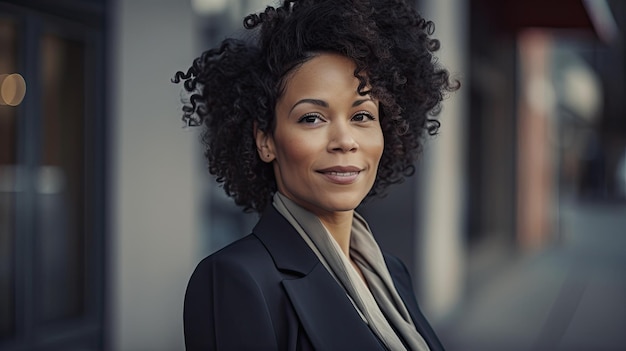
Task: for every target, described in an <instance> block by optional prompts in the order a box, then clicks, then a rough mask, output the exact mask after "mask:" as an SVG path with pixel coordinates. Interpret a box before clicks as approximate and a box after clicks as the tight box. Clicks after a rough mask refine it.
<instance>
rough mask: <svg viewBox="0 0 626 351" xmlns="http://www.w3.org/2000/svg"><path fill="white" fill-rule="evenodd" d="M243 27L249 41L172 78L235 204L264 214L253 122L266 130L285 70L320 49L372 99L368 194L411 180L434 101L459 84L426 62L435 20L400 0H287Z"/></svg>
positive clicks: (430, 130)
mask: <svg viewBox="0 0 626 351" xmlns="http://www.w3.org/2000/svg"><path fill="white" fill-rule="evenodd" d="M243 24H244V27H245V28H247V29H251V30H253V31H254V33H253V34H254V35H253V40H252V41H250V40H242V39H232V38H231V39H226V40H224V41H223V42H222V43H221V45H219V47H216V48H213V49H210V50H208V51H206V52H204V53H203V54H202V55H201V56H200V57H198V58H196V59H195V60H194V61H193V65H192V66H191V68H189V70H188V71H187V72H186V73H184V72H180V71H179V72H177V73H176V75H175V77H174V78H173V79H172V81H173V82H174V83H180V82H181V81H183V82H184V88H185V90H186V92H187V93H188V94H189V100H188V101H187V102H186V103H185V104H184V106H183V117H182V118H183V121H184V122H185V123H186V124H187V125H188V126H199V125H202V124H204V126H205V129H204V133H203V137H202V140H203V143H204V144H205V146H206V151H205V156H206V158H207V161H208V165H209V172H210V173H211V174H213V175H215V176H216V177H217V181H218V183H222V184H223V188H224V190H225V191H226V193H227V194H228V195H229V196H231V197H232V198H234V200H235V203H236V204H237V205H240V206H243V207H244V210H245V211H257V212H261V211H263V210H264V208H265V207H266V206H267V205H268V203H269V202H270V201H271V197H272V195H273V194H274V192H276V190H277V187H276V180H275V178H274V171H273V168H272V165H271V164H269V163H266V162H263V161H262V160H261V159H260V157H259V155H258V153H257V145H256V143H255V138H254V128H255V123H256V128H259V129H260V130H262V131H264V132H266V133H269V134H271V133H272V131H273V128H274V126H275V121H274V117H275V116H274V113H275V111H274V109H275V106H276V102H277V101H278V99H279V98H280V97H281V95H282V94H283V90H284V87H285V79H286V77H287V76H288V73H289V72H291V71H292V70H293V69H294V68H295V67H298V66H299V65H301V64H302V63H304V62H306V61H307V60H308V59H310V58H311V57H312V55H314V54H315V53H317V52H334V53H338V54H341V55H344V56H347V57H349V58H350V59H352V60H353V61H354V62H355V64H356V70H355V72H354V74H355V77H357V78H358V79H359V81H360V86H359V92H360V93H361V94H367V93H369V94H371V96H373V97H374V98H376V99H378V100H379V103H380V123H381V127H382V131H383V136H384V140H385V146H384V151H383V155H382V158H381V160H380V163H379V168H378V174H377V177H376V181H375V183H374V185H373V187H372V189H371V190H370V192H369V194H368V196H367V198H369V197H371V196H374V195H379V194H383V193H384V190H385V189H386V188H387V187H388V186H389V185H391V184H394V183H399V182H402V181H403V180H404V178H405V177H407V176H410V175H411V174H413V172H414V162H415V160H416V158H417V156H418V155H419V153H420V152H421V149H422V145H423V142H424V138H425V136H426V135H427V134H430V135H434V134H436V133H437V131H438V129H439V126H440V123H439V121H437V120H436V119H434V116H436V115H437V113H438V112H439V110H440V106H441V105H440V103H441V101H442V100H443V98H444V97H445V95H446V93H447V92H451V91H454V90H456V89H457V88H458V87H459V85H460V84H459V82H458V81H450V78H449V73H448V71H447V70H445V69H444V68H442V67H440V66H439V65H438V64H437V60H436V58H435V57H434V56H433V52H435V51H437V50H438V49H439V41H438V40H436V39H433V38H431V35H432V34H433V32H434V24H433V23H432V22H430V21H427V20H425V19H424V18H422V17H421V16H420V15H419V14H418V13H417V12H416V11H415V9H414V8H413V7H412V6H411V5H408V4H407V3H406V2H405V1H404V0H341V1H337V0H297V1H296V0H284V1H283V2H282V4H281V5H280V6H279V7H277V8H274V7H272V6H268V7H267V8H266V10H265V11H264V12H262V13H260V14H252V15H249V16H247V17H246V18H245V19H244V21H243ZM365 87H371V88H368V89H370V90H368V91H365Z"/></svg>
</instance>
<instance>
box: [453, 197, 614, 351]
mask: <svg viewBox="0 0 626 351" xmlns="http://www.w3.org/2000/svg"><path fill="white" fill-rule="evenodd" d="M509 261H510V262H511V264H507V265H504V266H501V267H497V268H495V267H492V269H496V270H497V273H496V274H493V275H491V278H489V279H488V280H487V281H486V282H484V283H483V284H477V285H478V286H477V287H476V288H475V289H474V290H473V291H471V292H470V294H469V296H468V299H467V302H466V304H465V305H464V306H465V307H464V308H463V309H462V310H461V311H459V312H458V314H457V316H456V318H454V322H453V323H452V324H451V325H449V326H447V327H446V328H444V330H443V335H442V337H443V338H444V342H445V343H446V346H447V348H448V349H449V350H453V351H454V350H541V351H543V350H568V351H569V350H572V351H574V350H576V351H578V350H580V351H582V350H594V351H595V350H626V204H624V203H609V204H607V203H564V204H562V205H561V228H560V240H558V242H555V243H553V245H549V246H548V248H547V249H545V250H543V251H542V252H539V253H534V254H526V255H522V256H520V257H518V258H515V259H511V260H509ZM470 284H471V283H470Z"/></svg>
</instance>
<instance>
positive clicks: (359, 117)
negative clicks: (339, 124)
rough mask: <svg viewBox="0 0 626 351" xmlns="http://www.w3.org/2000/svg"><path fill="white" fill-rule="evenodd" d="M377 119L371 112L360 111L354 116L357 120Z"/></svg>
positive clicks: (354, 119)
mask: <svg viewBox="0 0 626 351" xmlns="http://www.w3.org/2000/svg"><path fill="white" fill-rule="evenodd" d="M375 119H376V118H374V115H372V114H371V113H369V112H359V113H357V114H355V115H354V116H352V120H353V121H355V122H363V121H373V120H375Z"/></svg>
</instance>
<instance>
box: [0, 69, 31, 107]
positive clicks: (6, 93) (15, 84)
mask: <svg viewBox="0 0 626 351" xmlns="http://www.w3.org/2000/svg"><path fill="white" fill-rule="evenodd" d="M24 95H26V81H25V80H24V77H22V76H21V75H20V74H19V73H13V74H0V105H9V106H17V105H19V104H20V103H21V102H22V100H23V99H24Z"/></svg>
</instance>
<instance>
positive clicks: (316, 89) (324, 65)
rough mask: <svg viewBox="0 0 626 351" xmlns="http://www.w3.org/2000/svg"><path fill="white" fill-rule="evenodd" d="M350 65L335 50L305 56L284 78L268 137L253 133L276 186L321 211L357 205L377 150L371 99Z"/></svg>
mask: <svg viewBox="0 0 626 351" xmlns="http://www.w3.org/2000/svg"><path fill="white" fill-rule="evenodd" d="M354 70H355V65H354V63H353V62H352V61H351V60H350V59H348V58H346V57H344V56H340V55H337V54H329V53H323V54H319V55H317V56H315V57H313V58H312V59H310V60H309V61H307V62H305V63H304V64H303V65H301V66H300V67H299V68H296V69H295V70H294V71H293V72H291V73H290V75H289V76H288V77H287V82H286V87H285V93H284V95H283V96H282V97H281V98H280V100H279V101H278V102H277V104H276V128H275V131H274V133H273V135H268V134H265V133H263V132H257V146H258V147H259V154H260V156H261V159H263V160H265V161H266V162H273V166H274V174H275V176H276V183H277V185H278V190H279V191H280V192H281V193H282V194H283V195H285V196H287V197H288V198H289V199H291V200H292V201H294V202H296V203H298V204H299V205H300V206H302V207H304V208H306V209H308V210H309V211H311V212H313V213H315V214H317V215H318V216H320V217H323V216H325V215H328V214H331V213H334V212H337V211H350V210H353V209H355V208H356V207H357V206H358V205H359V204H360V203H361V201H362V200H363V199H364V198H365V196H366V195H367V193H368V192H369V191H370V189H371V188H372V186H373V184H374V180H375V179H376V172H377V169H378V162H379V161H380V158H381V156H382V153H383V148H384V140H383V133H382V129H381V126H380V121H379V113H378V112H379V111H378V102H377V101H376V100H373V99H372V98H371V97H370V96H368V95H365V96H361V95H359V94H358V91H357V88H358V85H359V81H358V79H357V78H356V77H354ZM268 155H269V156H268Z"/></svg>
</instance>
